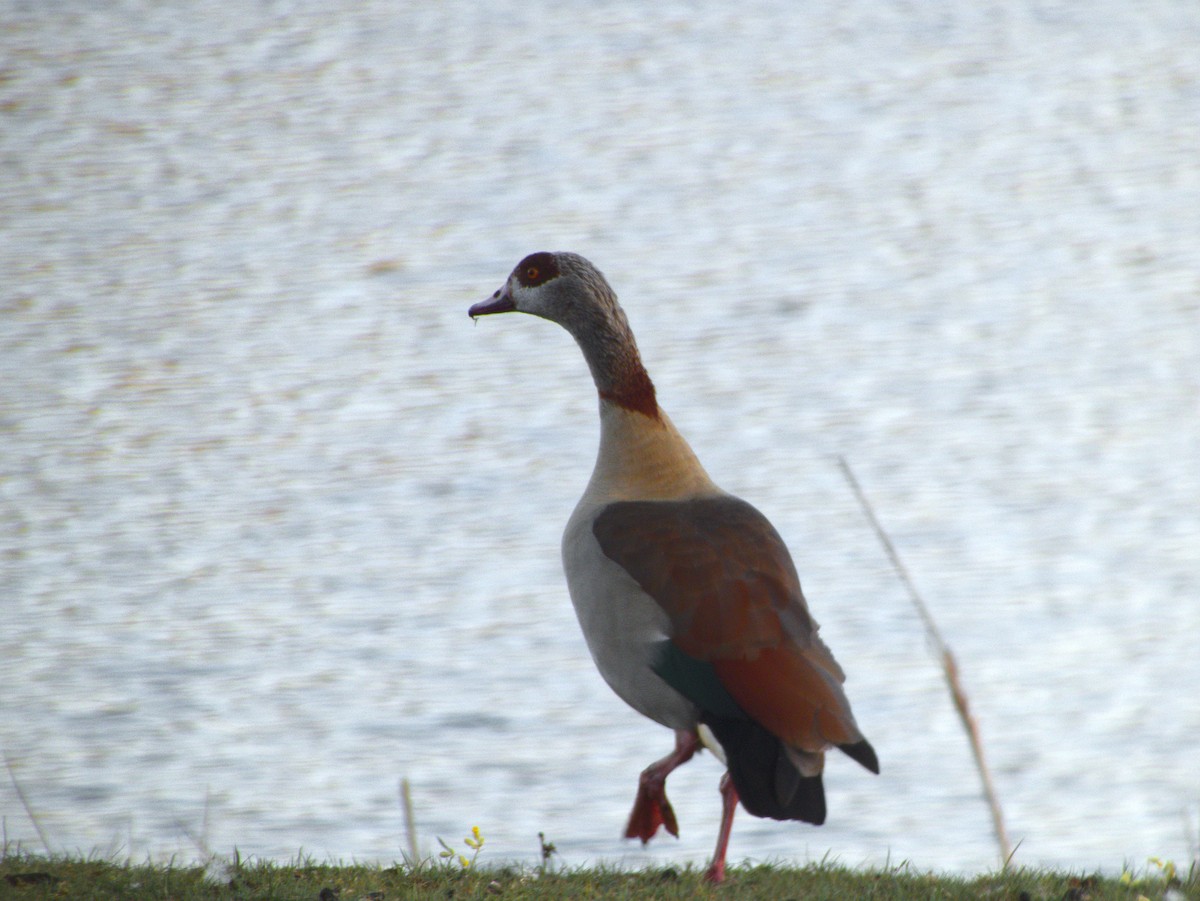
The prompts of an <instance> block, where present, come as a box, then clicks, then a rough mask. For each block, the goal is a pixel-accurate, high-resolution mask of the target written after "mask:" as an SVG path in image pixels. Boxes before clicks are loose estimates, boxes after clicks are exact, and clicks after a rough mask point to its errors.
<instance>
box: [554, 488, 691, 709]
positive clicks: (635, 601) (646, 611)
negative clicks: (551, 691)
mask: <svg viewBox="0 0 1200 901" xmlns="http://www.w3.org/2000/svg"><path fill="white" fill-rule="evenodd" d="M593 518H594V517H593V516H592V515H587V513H586V512H584V511H581V510H576V513H575V515H574V516H572V517H571V521H570V522H569V523H568V524H567V530H566V532H565V533H564V535H563V546H562V553H563V569H564V570H565V571H566V575H567V587H568V589H569V590H570V593H571V602H572V604H573V605H574V607H575V615H576V616H577V617H578V619H579V625H580V627H581V628H582V629H583V637H584V639H585V640H586V641H587V645H588V650H589V651H591V654H592V659H593V660H594V661H595V663H596V668H597V669H599V670H600V675H602V676H603V677H604V681H605V682H607V683H608V684H609V687H610V688H612V690H613V691H615V692H616V693H617V695H618V696H619V697H620V698H621V699H622V700H623V701H625V703H626V704H628V705H629V706H630V707H632V708H633V709H634V710H637V711H638V712H639V713H641V714H643V715H644V716H647V717H649V718H650V719H652V720H654V721H655V722H658V723H661V724H662V725H664V726H667V727H669V728H671V729H695V728H696V725H697V723H698V722H699V715H700V712H699V709H698V708H697V707H696V706H695V705H694V704H693V703H692V702H691V701H689V700H688V699H687V698H685V697H684V696H683V695H681V694H680V693H679V692H677V691H676V690H675V689H673V688H671V686H669V685H668V684H667V683H666V682H664V681H663V680H662V679H661V678H660V677H659V676H658V675H657V674H656V673H655V672H654V670H653V669H652V668H651V667H652V665H653V663H654V662H655V658H656V656H657V654H658V653H659V647H658V646H659V644H660V643H661V642H662V641H663V640H665V639H666V638H667V637H668V636H667V623H668V620H667V616H666V614H665V613H664V612H663V610H662V608H660V607H659V606H658V604H657V603H655V601H654V600H653V599H652V598H651V597H650V596H649V595H647V594H646V593H645V592H644V591H643V590H642V588H641V586H640V585H638V583H637V582H636V581H634V579H633V578H632V577H631V576H630V575H629V574H628V573H627V572H626V571H625V570H624V569H623V568H622V567H621V566H619V565H618V564H616V563H614V562H613V561H612V560H610V559H609V558H608V557H606V556H604V553H603V552H602V551H601V550H600V545H599V543H598V542H597V541H596V538H595V536H594V535H593V534H592V529H591V523H592V519H593Z"/></svg>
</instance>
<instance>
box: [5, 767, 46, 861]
mask: <svg viewBox="0 0 1200 901" xmlns="http://www.w3.org/2000/svg"><path fill="white" fill-rule="evenodd" d="M4 766H5V768H6V769H7V770H8V778H9V779H11V780H12V784H13V789H15V790H16V793H17V797H18V798H20V799H21V806H22V807H24V808H25V815H26V816H27V817H29V822H31V823H33V828H34V830H35V831H36V832H37V834H38V838H40V839H41V840H42V847H43V848H45V849H46V854H47V855H49V856H51V857H53V856H54V852H53V851H51V850H50V839H48V838H47V837H46V830H45V829H43V828H42V824H41V822H40V821H39V820H38V818H37V815H36V814H35V813H34V812H33V808H32V807H30V806H29V799H28V798H26V797H25V791H24V789H22V788H21V783H20V782H18V781H17V774H16V772H15V771H14V770H13V765H12V761H11V760H9V759H8V754H5V755H4ZM6 825H7V824H6Z"/></svg>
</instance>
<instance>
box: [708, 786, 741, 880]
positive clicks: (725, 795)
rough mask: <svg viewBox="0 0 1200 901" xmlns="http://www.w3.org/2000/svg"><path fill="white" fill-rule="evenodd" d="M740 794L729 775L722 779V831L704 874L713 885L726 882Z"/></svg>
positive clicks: (718, 835)
mask: <svg viewBox="0 0 1200 901" xmlns="http://www.w3.org/2000/svg"><path fill="white" fill-rule="evenodd" d="M737 805H738V793H737V789H736V788H734V787H733V780H732V779H731V778H729V773H726V774H725V775H724V776H722V777H721V831H720V832H719V833H717V848H716V850H715V851H713V859H712V863H711V864H710V865H709V867H708V869H707V870H705V872H704V881H705V882H711V883H712V884H713V885H717V884H718V883H721V882H724V881H725V852H726V850H728V848H729V833H730V832H732V831H733V813H734V811H735V810H737Z"/></svg>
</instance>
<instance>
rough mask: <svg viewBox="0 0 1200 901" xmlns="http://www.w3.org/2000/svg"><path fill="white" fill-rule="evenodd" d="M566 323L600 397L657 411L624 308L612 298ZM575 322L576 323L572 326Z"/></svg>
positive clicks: (655, 415)
mask: <svg viewBox="0 0 1200 901" xmlns="http://www.w3.org/2000/svg"><path fill="white" fill-rule="evenodd" d="M586 312H587V313H588V314H592V315H586V316H582V317H580V319H579V320H578V321H573V322H570V323H568V324H567V327H568V329H569V330H570V331H571V334H572V335H573V337H574V338H575V341H576V343H578V344H579V349H580V350H582V351H583V357H584V359H585V360H587V364H588V369H590V370H591V373H592V381H594V382H595V383H596V390H597V391H598V392H599V393H600V397H601V399H602V400H604V401H607V402H609V403H612V404H616V405H617V406H618V407H621V408H623V409H625V410H629V411H630V412H632V413H638V414H641V415H643V416H646V417H649V418H650V419H657V418H658V415H659V409H658V400H657V397H656V396H655V393H654V383H653V382H652V381H650V376H649V374H647V372H646V367H645V366H643V365H642V356H641V354H640V353H638V347H637V341H636V340H634V337H633V330H632V329H630V327H629V320H627V319H626V318H625V311H624V310H622V309H621V307H620V306H619V305H617V303H616V299H615V298H613V299H612V304H611V306H608V307H605V308H600V307H597V308H594V309H589V310H587V311H586ZM572 326H576V327H572Z"/></svg>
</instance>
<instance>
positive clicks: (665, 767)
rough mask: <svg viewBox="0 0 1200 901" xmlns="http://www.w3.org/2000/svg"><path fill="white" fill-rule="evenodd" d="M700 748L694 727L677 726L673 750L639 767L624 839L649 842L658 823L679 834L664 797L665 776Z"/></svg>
mask: <svg viewBox="0 0 1200 901" xmlns="http://www.w3.org/2000/svg"><path fill="white" fill-rule="evenodd" d="M698 750H700V736H699V735H697V734H696V732H695V731H694V730H691V731H689V730H687V729H678V730H676V732H675V750H674V751H672V752H671V753H670V754H668V755H667V756H666V757H664V758H663V759H662V760H656V761H655V762H654V763H652V764H650V766H648V767H646V768H645V769H644V770H642V775H641V778H639V779H638V793H637V800H636V801H634V802H633V812H632V813H630V814H629V823H628V825H626V827H625V837H626V838H640V839H641V840H642V844H643V845H644V844H646V842H648V841H650V839H651V838H653V837H654V833H656V832H657V831H658V827H659V826H666V827H667V832H669V833H671V834H672V835H674V836H675V837H677V838H678V836H679V824H678V823H677V822H676V821H675V811H674V810H672V809H671V802H670V801H668V800H667V789H666V785H667V776H669V775H671V773H672V772H673V771H674V770H675V768H676V767H678V766H680V765H682V764H684V763H687V762H688V761H689V760H691V759H692V755H694V754H695V753H696V752H697V751H698Z"/></svg>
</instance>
